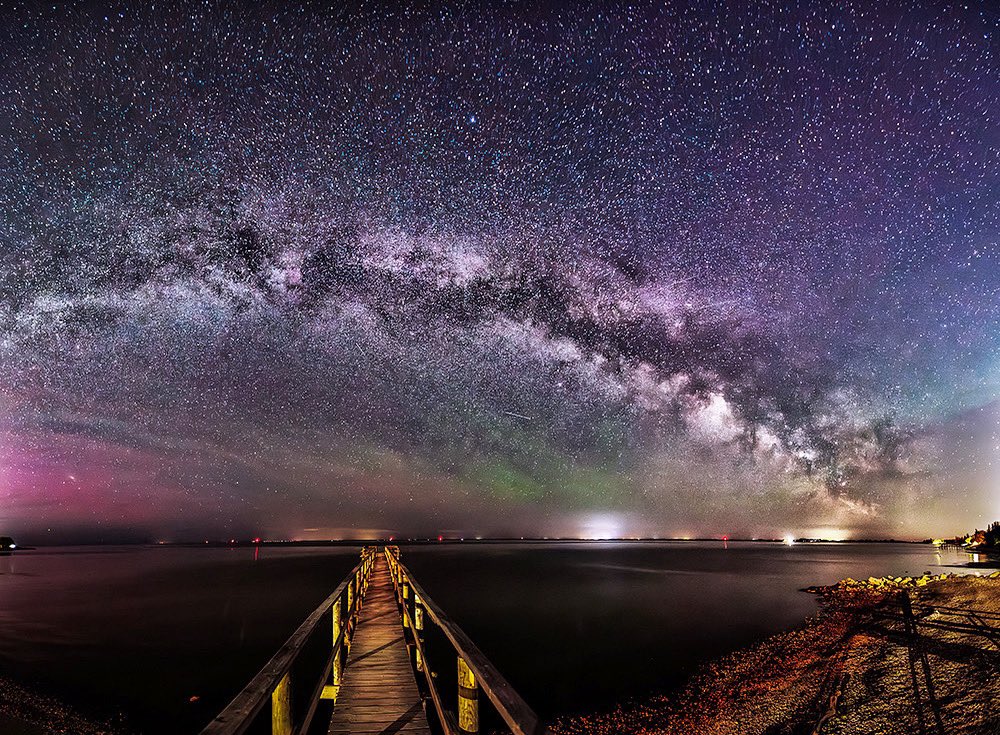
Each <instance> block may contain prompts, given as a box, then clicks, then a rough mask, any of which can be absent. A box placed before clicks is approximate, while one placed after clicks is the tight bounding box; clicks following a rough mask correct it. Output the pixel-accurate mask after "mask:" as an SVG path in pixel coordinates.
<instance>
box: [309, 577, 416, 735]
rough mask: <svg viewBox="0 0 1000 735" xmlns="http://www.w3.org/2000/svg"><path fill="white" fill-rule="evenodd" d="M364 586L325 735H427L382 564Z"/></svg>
mask: <svg viewBox="0 0 1000 735" xmlns="http://www.w3.org/2000/svg"><path fill="white" fill-rule="evenodd" d="M368 584H369V587H368V591H367V594H366V596H365V606H364V609H363V610H362V611H361V614H360V615H359V616H358V631H357V633H356V634H355V636H354V641H353V643H352V644H351V652H350V655H349V656H348V657H347V668H346V670H345V671H344V680H343V683H342V684H341V686H340V691H339V693H338V694H337V703H336V707H335V708H334V710H333V717H332V718H331V720H330V729H329V731H328V732H329V735H352V734H355V733H356V734H357V735H361V734H362V733H363V734H364V735H376V734H377V733H406V735H431V729H430V725H428V724H427V716H426V715H425V714H424V704H423V699H422V698H421V696H420V691H419V690H418V689H417V682H416V680H415V679H414V678H413V671H412V669H411V668H410V654H409V651H408V650H407V648H406V639H405V637H404V636H403V626H402V625H401V624H400V619H399V611H398V609H397V607H396V591H395V586H394V585H393V583H392V578H391V577H390V576H389V565H388V564H387V563H386V561H385V558H383V557H379V559H378V560H377V561H376V562H375V567H374V570H373V572H372V576H371V579H370V580H369V583H368Z"/></svg>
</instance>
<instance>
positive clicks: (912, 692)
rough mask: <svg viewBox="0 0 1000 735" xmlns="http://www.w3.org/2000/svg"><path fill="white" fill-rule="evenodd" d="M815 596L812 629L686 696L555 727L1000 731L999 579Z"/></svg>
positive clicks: (633, 733)
mask: <svg viewBox="0 0 1000 735" xmlns="http://www.w3.org/2000/svg"><path fill="white" fill-rule="evenodd" d="M811 591H812V592H814V593H816V594H819V595H821V597H822V605H821V611H820V613H819V614H818V615H817V616H815V617H814V618H812V619H810V620H809V621H808V622H807V623H806V624H805V625H804V626H803V627H801V628H800V629H798V630H794V631H790V632H788V633H783V634H781V635H777V636H774V637H772V638H768V639H767V640H765V641H763V642H761V643H760V644H759V645H757V646H754V647H753V648H750V649H748V650H744V651H740V652H737V653H735V654H732V655H730V656H728V657H726V658H724V659H722V660H720V661H717V662H715V663H713V664H710V665H707V666H706V667H704V668H703V669H702V670H701V672H700V673H699V674H698V675H697V676H696V677H695V678H694V679H693V680H692V681H691V682H690V683H689V685H688V686H687V687H686V688H685V689H684V690H683V691H682V692H681V693H680V694H678V695H677V696H674V697H670V698H667V697H663V698H654V699H651V700H648V701H646V702H643V703H640V704H637V705H631V706H627V707H624V706H623V707H620V708H619V709H617V710H616V711H613V712H608V713H604V714H599V715H595V716H592V717H579V718H573V719H569V720H564V721H561V722H558V723H556V724H555V725H554V726H553V728H552V732H553V733H554V735H612V734H614V735H640V734H641V735H654V734H655V735H668V734H669V735H687V734H689V733H704V734H705V735H711V734H722V733H726V734H727V735H730V734H731V735H755V734H759V735H881V734H889V733H892V734H893V735H896V734H899V735H903V734H906V735H909V734H911V733H924V734H926V735H943V734H944V733H948V735H966V734H968V735H973V734H975V735H986V734H987V733H988V734H989V735H995V734H996V733H1000V677H998V676H997V674H998V673H1000V578H979V577H961V576H949V577H945V578H927V577H924V578H919V579H910V578H903V579H899V578H896V579H881V580H875V579H873V580H869V581H865V582H854V581H853V580H850V581H845V582H841V583H840V584H838V585H836V586H834V587H827V588H815V589H813V590H811ZM907 598H908V599H909V601H910V603H909V610H908V609H907V608H908V606H907V603H906V599H907ZM911 613H912V614H911Z"/></svg>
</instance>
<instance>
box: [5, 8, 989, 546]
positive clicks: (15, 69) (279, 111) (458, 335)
mask: <svg viewBox="0 0 1000 735" xmlns="http://www.w3.org/2000/svg"><path fill="white" fill-rule="evenodd" d="M337 5H338V7H337V8H335V9H332V8H325V7H324V6H323V5H322V4H318V3H317V4H313V3H308V4H297V3H296V4H285V3H277V2H276V3H268V4H264V5H258V4H250V3H247V4H245V5H239V4H231V3H229V4H221V3H215V2H204V3H198V4H193V3H192V4H181V3H176V2H169V3H148V4H142V5H141V6H139V4H136V7H129V6H126V5H118V4H98V3H90V2H88V3H75V4H65V5H63V4H58V5H40V4H35V3H32V4H30V5H29V6H27V7H25V6H23V5H21V4H14V5H9V4H3V5H0V8H2V10H0V41H2V46H0V47H2V48H3V49H4V51H3V54H2V57H0V173H2V181H0V212H2V213H3V217H2V219H0V526H3V528H0V530H4V529H5V528H10V529H11V530H12V531H13V532H21V533H24V534H28V535H29V536H31V537H33V538H35V539H39V540H44V539H47V538H53V539H56V538H70V537H73V538H75V537H88V538H89V537H93V538H107V539H110V538H120V537H136V538H151V539H153V538H167V539H191V538H200V537H201V535H203V534H204V535H209V534H212V537H213V538H214V537H219V536H221V535H227V536H228V535H230V534H254V535H265V536H269V537H275V538H278V537H292V538H313V537H316V538H320V537H322V538H326V537H336V536H343V535H350V534H390V533H398V534H407V533H414V534H416V533H419V534H437V533H448V534H455V535H468V536H472V535H493V534H504V535H536V534H537V535H549V534H551V535H622V534H624V535H669V536H674V535H713V534H723V533H730V534H746V535H767V536H774V535H781V534H783V533H789V532H791V533H795V534H800V535H838V536H844V535H855V536H859V535H860V536H872V535H892V536H898V537H913V536H921V535H930V534H943V533H956V532H958V531H961V530H965V529H966V528H970V527H973V526H976V525H979V526H982V525H984V524H985V522H986V521H988V520H992V519H993V518H994V517H998V516H1000V468H998V464H997V457H998V454H1000V429H998V425H1000V402H998V401H1000V247H998V240H997V233H998V228H997V224H998V212H1000V206H998V196H997V194H998V186H997V163H998V152H1000V147H998V140H1000V138H998V131H1000V128H998V112H997V110H998V108H997V106H996V99H997V98H998V97H1000V84H998V78H997V71H998V66H997V47H996V44H995V31H996V25H997V19H998V16H997V14H996V13H995V11H994V10H991V9H990V7H989V5H988V4H981V3H969V4H968V5H958V4H953V5H937V4H930V3H928V4H922V3H917V4H914V3H900V4H892V7H888V6H887V7H886V8H878V7H876V6H877V5H878V4H875V3H856V4H844V3H837V4H831V3H821V2H816V3H809V2H788V3H775V2H754V3H747V4H732V3H693V4H687V3H676V4H668V5H666V6H661V4H659V3H655V4H654V3H651V4H648V5H647V4H635V3H633V4H630V5H629V6H627V7H626V6H625V5H623V4H622V5H619V4H607V5H600V6H597V7H593V8H591V9H589V10H588V9H585V8H584V7H575V8H569V7H564V8H560V7H558V6H556V5H552V6H550V7H546V6H545V5H539V4H525V5H509V6H506V7H495V5H499V4H491V3H487V4H485V5H483V6H476V5H466V4H458V3H456V4H451V5H439V4H434V3H421V4H418V5H412V6H409V7H407V8H406V9H400V8H399V7H398V6H397V5H396V4H388V5H386V6H381V5H378V4H368V3H366V4H360V5H357V6H353V5H352V6H349V7H348V6H344V5H341V4H337ZM580 5H581V6H582V5H584V4H580ZM49 529H51V530H49Z"/></svg>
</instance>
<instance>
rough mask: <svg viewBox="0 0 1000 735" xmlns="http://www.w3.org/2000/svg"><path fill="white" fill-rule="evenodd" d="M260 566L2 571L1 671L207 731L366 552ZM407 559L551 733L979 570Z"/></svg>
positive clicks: (862, 556)
mask: <svg viewBox="0 0 1000 735" xmlns="http://www.w3.org/2000/svg"><path fill="white" fill-rule="evenodd" d="M257 554H258V552H257V550H255V549H254V548H253V547H243V548H237V549H203V548H173V547H166V548H164V547H145V548H144V547H117V548H115V547H112V548H93V547H87V548H61V549H42V550H37V551H30V552H24V553H21V554H19V555H17V556H13V557H0V671H3V672H4V673H7V674H8V675H13V676H15V677H17V678H20V679H24V678H31V679H40V680H42V681H44V682H46V683H47V684H48V685H49V686H53V687H55V688H56V689H58V690H60V691H61V692H62V693H63V694H64V695H66V696H68V697H70V698H71V699H74V700H76V701H78V702H86V703H93V702H99V703H103V704H104V705H105V706H106V707H107V712H108V713H113V712H114V711H116V709H117V708H119V707H120V708H124V709H125V710H127V712H128V713H129V715H130V718H131V720H132V722H133V723H135V724H137V725H139V726H140V727H139V729H141V730H142V731H143V732H147V733H161V732H162V733H166V732H178V731H196V730H197V729H198V728H199V727H200V725H202V724H204V722H205V721H207V720H208V719H210V718H211V716H213V715H214V714H215V713H216V712H217V711H218V710H219V709H221V707H222V706H224V705H225V704H226V703H227V702H228V700H229V699H230V698H231V697H232V695H234V694H235V693H236V692H237V691H238V690H239V689H240V688H241V687H242V686H243V685H244V684H245V683H246V682H247V681H248V680H249V679H250V677H252V676H253V675H254V674H255V673H256V672H257V670H258V669H259V668H260V666H261V665H262V664H263V663H264V662H265V661H266V660H267V659H268V658H269V657H270V656H271V655H272V654H273V653H274V652H275V651H276V650H277V648H278V647H279V646H280V644H281V643H282V642H283V641H284V640H285V638H287V636H288V635H289V634H290V633H291V632H292V630H294V628H295V627H296V626H297V625H298V624H299V623H300V622H301V620H302V619H303V618H304V617H305V616H306V615H307V614H308V612H310V611H311V610H312V609H313V608H314V607H315V605H317V604H318V603H319V602H320V601H321V600H322V599H324V598H325V597H326V595H327V594H328V593H329V592H330V591H331V590H332V588H333V587H334V586H336V584H337V583H338V582H339V581H340V579H341V578H342V577H343V575H344V574H345V573H346V572H347V571H348V570H349V569H350V568H351V567H352V566H353V565H354V563H355V561H356V555H357V549H351V548H316V549H301V548H299V549H273V548H264V549H261V550H260V551H259V558H256V560H255V555H257ZM403 554H404V561H405V562H406V563H407V564H408V565H409V566H410V568H411V570H412V571H413V572H414V573H415V574H416V575H417V578H418V580H419V581H420V582H421V583H422V584H423V586H424V587H425V589H426V590H427V592H428V593H429V594H431V596H433V597H434V598H435V600H436V601H437V602H438V604H440V605H441V606H442V607H443V608H444V609H445V610H446V611H447V612H448V613H449V615H451V617H453V618H454V619H455V620H456V621H457V622H458V623H459V624H460V625H461V626H462V627H463V628H465V630H466V632H468V633H469V634H470V636H471V637H472V639H473V640H474V641H476V643H477V644H478V645H479V646H480V648H481V649H482V650H483V652H484V653H486V655H487V656H489V657H490V658H491V659H493V661H494V663H496V664H497V666H498V667H499V668H500V670H501V671H502V672H503V673H504V674H505V675H506V676H507V677H508V678H509V679H510V680H511V682H512V683H513V684H514V686H515V687H516V688H517V689H518V690H519V691H520V692H521V693H522V694H523V695H524V696H525V698H526V699H527V700H528V702H529V703H530V704H532V706H534V707H535V708H536V709H537V710H538V711H539V713H540V714H542V715H543V716H545V717H548V716H551V715H554V714H561V713H569V712H576V711H586V710H589V709H593V708H601V707H605V706H610V705H611V704H612V703H613V702H614V701H616V700H618V699H620V698H622V697H626V696H641V695H643V694H648V693H653V692H658V691H663V690H667V689H670V688H672V687H675V686H677V685H678V684H680V683H681V682H682V681H683V680H684V679H685V678H686V677H687V676H688V675H689V674H690V673H691V672H692V671H693V670H694V668H695V667H696V666H697V664H698V663H700V662H702V661H705V660H706V659H710V658H714V657H717V656H719V655H721V654H724V653H726V652H728V651H731V650H733V649H735V648H738V647H741V646H745V645H748V644H750V643H752V642H753V641H754V640H756V639H757V638H758V637H759V636H761V635H766V634H769V633H773V632H777V631H780V630H782V629H787V628H789V627H791V626H794V625H797V624H799V623H800V622H801V621H802V620H803V619H804V618H805V617H806V616H808V615H809V614H811V613H812V612H813V611H814V610H815V599H814V598H813V597H812V596H810V595H807V594H804V593H802V592H800V591H799V590H800V589H801V588H802V587H806V586H809V585H813V584H825V583H832V582H835V581H837V580H838V579H842V578H844V577H848V576H850V577H854V578H856V579H864V578H867V577H868V576H883V575H892V576H900V575H905V574H911V575H915V574H920V573H922V572H924V571H932V572H934V573H941V572H942V571H961V569H960V565H962V564H963V563H964V562H966V561H967V560H968V555H967V554H965V553H964V552H960V551H958V550H951V549H945V550H943V551H940V550H935V549H932V548H931V547H927V546H921V545H903V544H837V545H829V544H795V545H793V546H785V545H782V544H747V543H741V542H733V541H729V542H728V543H727V544H726V545H725V547H724V545H723V543H722V542H717V543H708V542H705V543H700V542H690V543H671V542H662V543H656V544H650V543H617V542H602V543H587V544H560V545H556V546H553V545H544V544H523V545H512V544H511V545H479V546H473V545H454V546H452V545H442V546H431V547H418V548H413V549H406V548H404V551H403ZM595 662H596V663H599V664H600V666H599V667H596V668H595ZM598 669H599V670H600V671H601V675H600V676H595V675H594V672H595V670H598ZM192 696H197V697H198V698H199V699H198V700H197V701H196V702H191V701H190V699H191V697H192Z"/></svg>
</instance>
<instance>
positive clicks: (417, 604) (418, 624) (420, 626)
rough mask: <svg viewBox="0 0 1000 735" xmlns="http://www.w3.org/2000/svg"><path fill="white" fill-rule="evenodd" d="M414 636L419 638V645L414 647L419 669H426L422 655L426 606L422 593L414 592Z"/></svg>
mask: <svg viewBox="0 0 1000 735" xmlns="http://www.w3.org/2000/svg"><path fill="white" fill-rule="evenodd" d="M413 628H414V631H413V637H414V638H416V639H417V641H418V643H419V645H417V646H414V647H413V651H414V653H415V654H416V658H417V671H420V672H422V671H423V670H424V657H423V656H421V655H420V646H422V645H423V643H424V606H423V603H422V602H421V600H420V595H418V594H417V593H416V592H414V593H413Z"/></svg>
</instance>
